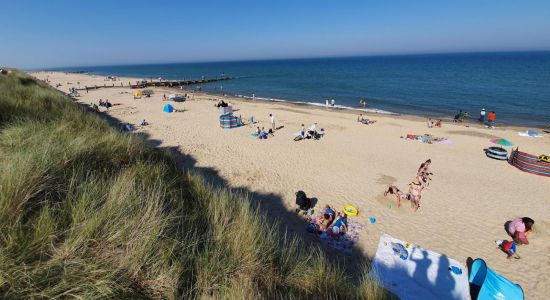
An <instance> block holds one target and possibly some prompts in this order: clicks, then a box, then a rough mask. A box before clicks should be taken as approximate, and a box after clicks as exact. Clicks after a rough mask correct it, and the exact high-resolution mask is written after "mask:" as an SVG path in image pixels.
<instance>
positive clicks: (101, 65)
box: [21, 49, 550, 71]
mask: <svg viewBox="0 0 550 300" xmlns="http://www.w3.org/2000/svg"><path fill="white" fill-rule="evenodd" d="M544 52H550V49H547V50H503V51H498V50H494V51H449V52H422V53H401V54H400V53H393V54H365V55H342V56H338V55H334V56H313V57H277V58H258V59H229V60H208V61H206V60H205V61H202V60H201V61H187V62H186V61H168V62H147V63H126V64H99V65H83V66H61V67H47V68H22V69H21V70H23V71H56V70H55V69H57V70H59V69H69V68H70V69H74V68H90V67H119V66H120V67H122V66H150V65H170V64H208V63H238V62H261V61H282V60H316V59H338V58H362V57H400V56H426V55H459V54H491V53H494V54H496V53H501V54H506V53H509V54H511V53H544Z"/></svg>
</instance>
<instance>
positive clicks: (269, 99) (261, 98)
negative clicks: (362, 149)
mask: <svg viewBox="0 0 550 300" xmlns="http://www.w3.org/2000/svg"><path fill="white" fill-rule="evenodd" d="M234 96H235V97H238V98H244V99H249V100H260V101H269V102H283V103H292V104H298V105H310V106H317V107H326V108H332V109H345V110H354V111H360V112H366V113H377V114H386V115H399V114H397V113H394V112H391V111H387V110H382V109H376V108H357V107H351V106H345V105H338V104H335V105H334V106H327V105H326V104H325V103H319V102H303V101H292V100H285V99H276V98H264V97H251V96H245V95H239V94H237V95H234Z"/></svg>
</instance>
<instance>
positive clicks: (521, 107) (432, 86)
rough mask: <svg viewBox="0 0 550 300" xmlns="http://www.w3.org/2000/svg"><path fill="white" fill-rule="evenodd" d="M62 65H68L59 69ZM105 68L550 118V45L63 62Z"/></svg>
mask: <svg viewBox="0 0 550 300" xmlns="http://www.w3.org/2000/svg"><path fill="white" fill-rule="evenodd" d="M58 70H60V69H58ZM61 70H64V71H86V72H88V73H91V74H98V75H114V76H131V77H139V78H150V77H154V78H157V77H162V78H165V79H183V78H186V79H191V78H201V77H202V76H205V77H207V78H212V77H216V76H221V75H222V74H223V75H227V76H234V77H238V79H235V80H230V81H223V82H217V83H211V84H205V85H203V87H202V89H203V90H204V91H209V92H213V93H227V94H233V95H243V96H252V94H254V95H255V97H256V98H257V99H260V100H261V99H279V100H287V101H294V102H305V103H310V104H324V102H325V99H335V101H336V104H337V105H338V106H341V107H349V108H357V107H358V102H359V100H360V99H361V98H363V99H366V100H367V102H368V108H369V109H375V110H380V111H385V112H393V113H401V114H414V115H422V116H433V117H452V116H453V115H455V114H456V113H457V112H458V111H459V110H463V111H467V112H469V113H470V115H471V116H472V117H476V118H477V116H478V114H479V111H480V110H481V109H482V108H485V109H486V110H487V111H489V112H490V111H495V112H496V113H497V115H496V116H497V117H496V121H497V123H498V122H500V123H505V124H511V125H524V126H532V127H541V126H547V125H549V124H550V52H516V53H469V54H430V55H407V56H371V57H346V58H316V59H288V60H265V61H239V62H215V63H182V64H176V63H172V64H154V65H127V66H97V67H78V68H63V69H61Z"/></svg>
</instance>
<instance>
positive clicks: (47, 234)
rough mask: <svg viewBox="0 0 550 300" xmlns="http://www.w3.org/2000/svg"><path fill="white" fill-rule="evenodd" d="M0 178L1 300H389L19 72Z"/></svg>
mask: <svg viewBox="0 0 550 300" xmlns="http://www.w3.org/2000/svg"><path fill="white" fill-rule="evenodd" d="M0 170H1V172H0V298H2V299H21V298H36V299H49V298H52V299H54V298H63V299H65V298H77V299H95V298H110V299H149V298H164V299H262V298H271V299H279V298H280V299H304V298H311V299H313V298H319V299H331V298H332V299H380V298H385V297H387V294H386V293H385V292H384V291H383V290H382V289H381V288H380V287H379V286H378V285H377V284H376V283H375V282H372V281H371V280H370V279H369V277H368V276H366V275H365V276H364V277H363V278H362V279H361V280H353V278H351V276H349V275H347V274H346V273H345V272H344V270H343V269H342V268H341V267H339V266H338V265H336V264H334V263H331V262H330V261H329V260H328V258H327V257H326V255H325V254H324V253H323V252H322V251H321V250H320V249H318V248H316V247H313V246H305V244H304V243H302V242H301V241H299V240H297V239H296V238H295V237H290V236H287V235H285V234H282V233H280V231H277V230H275V229H273V226H271V225H269V224H268V223H267V221H266V219H265V217H264V216H263V215H261V214H260V213H259V212H258V211H257V210H254V209H252V208H251V206H250V205H249V203H250V202H249V201H248V199H247V198H246V196H244V195H235V194H231V192H230V191H229V190H224V189H215V188H213V187H212V186H210V185H208V184H207V183H205V180H204V179H203V178H202V177H201V176H199V175H197V174H195V173H194V172H193V170H182V169H181V168H180V167H179V166H178V164H177V163H176V160H175V159H174V158H173V157H171V156H170V154H168V153H165V152H163V151H162V150H159V149H154V148H152V147H150V146H148V145H147V144H146V142H145V141H144V140H142V139H141V138H139V137H137V136H134V135H132V134H122V133H119V132H117V131H116V130H115V129H113V128H112V127H110V126H109V125H108V124H107V122H106V121H104V120H103V119H102V118H100V117H98V116H96V115H94V114H92V113H89V112H87V111H86V110H85V109H83V108H82V107H80V106H79V105H77V104H75V103H73V102H72V101H71V99H69V98H67V97H66V96H64V95H62V94H61V93H60V92H58V91H56V90H54V89H52V88H50V87H47V86H45V85H44V84H42V83H40V82H37V81H36V80H34V79H33V78H31V77H30V76H28V75H26V74H22V73H20V72H13V73H12V74H10V75H0ZM365 270H367V268H365ZM365 272H366V271H365Z"/></svg>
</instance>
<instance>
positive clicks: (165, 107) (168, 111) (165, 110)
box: [162, 104, 174, 113]
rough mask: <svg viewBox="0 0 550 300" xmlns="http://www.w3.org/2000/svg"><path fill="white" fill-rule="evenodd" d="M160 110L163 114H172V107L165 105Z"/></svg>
mask: <svg viewBox="0 0 550 300" xmlns="http://www.w3.org/2000/svg"><path fill="white" fill-rule="evenodd" d="M162 110H163V111H164V112H167V113H171V112H174V107H173V106H172V105H170V104H165V105H164V108H163V109H162Z"/></svg>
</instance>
